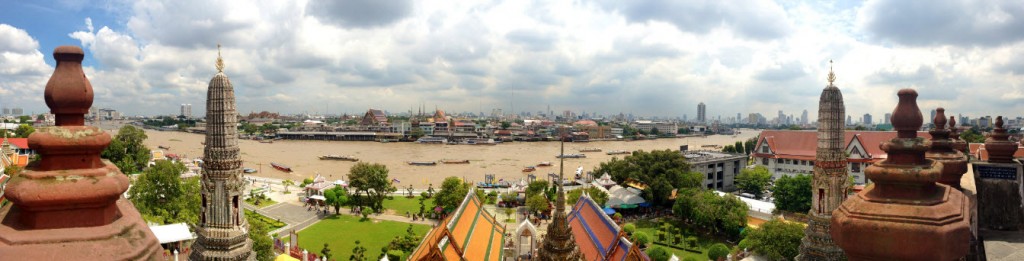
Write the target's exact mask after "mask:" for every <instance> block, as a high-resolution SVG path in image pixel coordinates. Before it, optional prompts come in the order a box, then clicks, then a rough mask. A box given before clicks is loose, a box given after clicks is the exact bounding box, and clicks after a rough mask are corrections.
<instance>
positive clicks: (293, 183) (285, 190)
mask: <svg viewBox="0 0 1024 261" xmlns="http://www.w3.org/2000/svg"><path fill="white" fill-rule="evenodd" d="M281 185H283V186H284V194H288V193H290V192H288V186H295V181H292V180H290V179H286V180H282V181H281Z"/></svg>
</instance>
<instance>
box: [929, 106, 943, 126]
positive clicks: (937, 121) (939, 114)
mask: <svg viewBox="0 0 1024 261" xmlns="http://www.w3.org/2000/svg"><path fill="white" fill-rule="evenodd" d="M945 111H946V109H943V108H942V107H939V108H938V109H935V118H934V119H932V125H935V129H939V130H942V129H946V113H944V112H945Z"/></svg>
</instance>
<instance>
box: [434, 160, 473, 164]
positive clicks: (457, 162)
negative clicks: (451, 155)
mask: <svg viewBox="0 0 1024 261" xmlns="http://www.w3.org/2000/svg"><path fill="white" fill-rule="evenodd" d="M441 163H444V164H469V160H457V159H445V160H441Z"/></svg>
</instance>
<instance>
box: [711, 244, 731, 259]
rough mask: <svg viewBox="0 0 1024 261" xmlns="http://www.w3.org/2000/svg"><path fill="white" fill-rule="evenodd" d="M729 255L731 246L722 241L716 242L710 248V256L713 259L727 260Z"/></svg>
mask: <svg viewBox="0 0 1024 261" xmlns="http://www.w3.org/2000/svg"><path fill="white" fill-rule="evenodd" d="M728 255H729V247H727V246H725V244H722V243H715V244H714V245H711V248H709V249H708V258H709V259H711V260H725V257H726V256H728Z"/></svg>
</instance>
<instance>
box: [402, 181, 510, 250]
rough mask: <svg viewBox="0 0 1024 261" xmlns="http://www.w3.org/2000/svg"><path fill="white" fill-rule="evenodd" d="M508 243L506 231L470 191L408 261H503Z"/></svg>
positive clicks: (429, 233)
mask: <svg viewBox="0 0 1024 261" xmlns="http://www.w3.org/2000/svg"><path fill="white" fill-rule="evenodd" d="M505 241H506V236H505V227H503V226H502V225H500V224H499V223H498V221H497V219H496V218H494V215H492V214H491V213H490V212H488V211H487V210H485V209H484V203H483V202H481V201H480V199H479V198H477V197H476V193H474V191H473V190H470V191H469V193H466V197H465V198H464V199H463V200H462V204H461V205H459V208H458V209H456V210H455V211H454V212H452V215H449V216H448V217H447V218H445V219H444V220H443V221H442V222H441V225H439V226H436V227H434V229H432V230H430V232H427V235H426V236H424V237H423V241H422V242H420V245H419V247H417V248H416V250H413V252H412V254H411V255H409V259H408V260H411V261H443V260H447V261H454V260H467V261H475V260H504V259H503V256H504V254H505V253H504V251H502V248H503V246H505Z"/></svg>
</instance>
